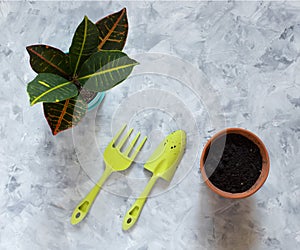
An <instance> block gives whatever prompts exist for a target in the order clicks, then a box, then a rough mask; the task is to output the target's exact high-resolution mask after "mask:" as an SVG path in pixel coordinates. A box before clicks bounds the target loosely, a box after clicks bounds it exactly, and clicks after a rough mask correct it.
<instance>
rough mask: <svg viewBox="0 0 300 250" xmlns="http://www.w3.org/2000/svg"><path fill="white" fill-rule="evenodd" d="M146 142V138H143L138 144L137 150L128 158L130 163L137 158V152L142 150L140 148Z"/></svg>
mask: <svg viewBox="0 0 300 250" xmlns="http://www.w3.org/2000/svg"><path fill="white" fill-rule="evenodd" d="M146 141H147V136H145V137H144V139H143V141H142V142H141V143H140V145H138V147H137V149H136V150H134V153H133V154H132V156H131V157H130V159H131V160H132V161H133V160H134V159H135V157H136V156H137V154H138V152H140V150H141V149H142V147H143V146H144V144H145V142H146Z"/></svg>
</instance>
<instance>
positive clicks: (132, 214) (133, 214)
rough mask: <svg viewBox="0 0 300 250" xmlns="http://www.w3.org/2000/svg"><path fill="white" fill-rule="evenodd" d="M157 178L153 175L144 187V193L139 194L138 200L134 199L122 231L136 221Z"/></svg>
mask: <svg viewBox="0 0 300 250" xmlns="http://www.w3.org/2000/svg"><path fill="white" fill-rule="evenodd" d="M157 178H158V177H157V176H155V175H153V176H152V177H151V179H150V180H149V182H148V184H147V186H146V187H145V189H144V191H143V192H142V193H141V195H140V196H139V198H137V199H136V201H135V203H134V204H133V205H132V207H131V208H130V209H129V210H128V211H127V213H126V215H125V217H124V220H123V225H122V228H123V230H124V231H126V230H128V229H130V228H131V227H132V226H133V225H134V224H135V222H136V221H137V219H138V217H139V215H140V213H141V211H142V209H143V206H144V204H145V202H146V200H147V198H148V195H149V193H150V192H151V190H152V187H153V186H154V184H155V182H156V180H157Z"/></svg>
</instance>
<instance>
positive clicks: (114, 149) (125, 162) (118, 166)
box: [71, 124, 147, 225]
mask: <svg viewBox="0 0 300 250" xmlns="http://www.w3.org/2000/svg"><path fill="white" fill-rule="evenodd" d="M125 128H126V124H125V125H123V127H122V128H121V130H120V131H119V132H118V133H117V134H116V136H115V137H114V138H113V139H112V140H111V142H110V143H109V144H108V146H107V147H106V149H105V151H104V154H103V158H104V162H105V165H106V167H105V170H104V173H103V175H102V176H101V178H100V179H99V181H98V182H97V184H96V185H95V186H94V187H93V189H92V190H91V191H90V192H89V193H88V195H87V196H86V197H85V198H84V199H83V200H82V201H81V202H80V203H79V204H78V206H77V207H76V208H75V210H74V212H73V214H72V217H71V224H73V225H75V224H77V223H79V222H81V221H82V220H83V219H84V218H85V217H86V215H87V213H88V211H89V210H90V208H91V206H92V204H93V202H94V200H95V199H96V197H97V195H98V193H99V191H100V189H101V187H102V185H103V184H104V182H105V181H106V180H107V178H108V177H109V176H110V175H111V174H112V173H113V172H116V171H123V170H126V169H127V168H129V167H130V165H131V163H132V162H133V160H134V159H135V157H136V156H137V154H138V152H139V151H140V150H141V149H142V147H143V145H144V143H145V142H146V140H147V137H146V136H145V137H144V139H143V140H142V142H141V143H140V144H139V145H138V146H137V148H136V149H135V150H133V147H134V146H135V144H136V142H137V141H138V139H139V137H140V135H141V133H140V132H138V134H137V135H136V136H135V138H134V139H133V140H132V142H131V143H130V145H129V146H128V147H127V148H126V149H125V150H124V151H121V149H122V147H123V146H124V144H125V142H126V141H127V140H128V138H129V136H130V135H131V133H132V131H133V129H130V130H129V131H128V133H127V134H126V135H125V137H124V138H122V139H121V140H120V142H119V143H117V144H116V141H117V140H118V139H119V137H120V136H121V134H122V133H123V131H124V130H125ZM132 150H133V153H132V154H131V156H130V157H129V154H130V153H131V152H132Z"/></svg>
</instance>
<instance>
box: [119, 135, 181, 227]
mask: <svg viewBox="0 0 300 250" xmlns="http://www.w3.org/2000/svg"><path fill="white" fill-rule="evenodd" d="M185 144H186V134H185V132H184V131H183V130H177V131H175V132H173V133H171V134H169V135H168V136H167V137H166V138H165V139H164V140H163V141H162V142H161V143H160V144H159V145H158V147H157V148H156V150H155V151H154V153H153V154H152V155H151V156H150V158H149V159H148V161H147V162H146V164H145V165H144V168H145V169H147V170H148V171H150V172H152V173H153V175H152V177H151V179H150V181H149V182H148V184H147V186H146V187H145V189H144V191H143V192H142V194H141V195H140V197H139V198H137V200H136V201H135V203H134V204H133V205H132V207H131V208H130V209H129V211H128V212H127V213H126V215H125V217H124V221H123V226H122V227H123V230H128V229H130V228H131V227H132V226H133V225H134V224H135V222H136V221H137V219H138V217H139V215H140V213H141V211H142V208H143V206H144V204H145V202H146V200H147V196H148V195H149V193H150V191H151V189H152V187H153V186H154V184H155V182H156V180H157V179H158V178H163V179H164V180H166V181H168V182H170V181H171V179H172V178H173V175H174V173H175V171H176V169H177V166H178V164H179V162H180V161H181V158H182V156H183V153H184V149H185Z"/></svg>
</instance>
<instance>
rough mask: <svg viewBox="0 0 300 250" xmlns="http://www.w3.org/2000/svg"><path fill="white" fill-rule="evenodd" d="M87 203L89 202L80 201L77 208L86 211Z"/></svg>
mask: <svg viewBox="0 0 300 250" xmlns="http://www.w3.org/2000/svg"><path fill="white" fill-rule="evenodd" d="M88 205H89V202H88V201H85V202H84V203H82V205H81V206H80V207H79V208H78V209H79V210H80V211H82V212H86V210H87V207H88ZM76 215H77V214H76Z"/></svg>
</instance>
